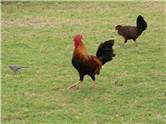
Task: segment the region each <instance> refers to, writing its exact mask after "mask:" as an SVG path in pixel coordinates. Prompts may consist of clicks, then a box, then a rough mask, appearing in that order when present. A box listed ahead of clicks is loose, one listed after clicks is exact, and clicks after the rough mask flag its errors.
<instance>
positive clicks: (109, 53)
mask: <svg viewBox="0 0 166 124" xmlns="http://www.w3.org/2000/svg"><path fill="white" fill-rule="evenodd" d="M113 45H114V40H108V41H105V42H104V43H101V44H100V45H99V47H98V50H97V52H96V56H97V57H98V58H99V59H100V61H101V62H102V65H104V64H105V63H106V62H108V61H111V60H112V57H114V56H115V54H114V53H113V48H112V46H113Z"/></svg>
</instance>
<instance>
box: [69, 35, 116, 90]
mask: <svg viewBox="0 0 166 124" xmlns="http://www.w3.org/2000/svg"><path fill="white" fill-rule="evenodd" d="M82 39H83V37H82V35H75V36H74V38H73V41H74V47H75V48H74V52H73V57H72V65H73V66H74V68H75V69H76V70H77V71H78V73H79V77H80V80H79V81H78V82H77V83H74V84H72V85H71V86H70V87H69V89H72V88H74V87H76V86H77V85H78V84H80V83H81V82H82V81H83V80H84V76H85V75H89V76H90V77H91V78H92V80H93V82H94V83H93V86H94V87H95V75H96V74H100V69H101V67H102V65H104V64H105V63H106V62H108V61H111V60H112V58H113V57H114V56H115V54H114V53H113V48H112V46H113V45H114V40H108V41H105V42H104V43H101V44H100V45H99V47H98V50H97V52H96V56H92V55H88V52H87V49H86V47H85V46H84V43H83V42H82Z"/></svg>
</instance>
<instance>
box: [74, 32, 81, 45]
mask: <svg viewBox="0 0 166 124" xmlns="http://www.w3.org/2000/svg"><path fill="white" fill-rule="evenodd" d="M82 39H83V37H82V35H80V34H77V35H75V36H74V37H73V41H74V46H75V48H77V47H78V46H79V44H80V42H81V41H82Z"/></svg>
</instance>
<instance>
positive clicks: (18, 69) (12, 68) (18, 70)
mask: <svg viewBox="0 0 166 124" xmlns="http://www.w3.org/2000/svg"><path fill="white" fill-rule="evenodd" d="M9 68H10V69H11V70H12V71H13V72H15V73H17V72H20V70H21V69H22V68H28V67H26V66H21V65H16V64H14V65H9Z"/></svg>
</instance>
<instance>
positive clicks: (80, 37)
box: [73, 34, 83, 41]
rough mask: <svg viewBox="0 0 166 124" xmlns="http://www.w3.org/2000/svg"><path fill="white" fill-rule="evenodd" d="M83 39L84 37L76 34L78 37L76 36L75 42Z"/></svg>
mask: <svg viewBox="0 0 166 124" xmlns="http://www.w3.org/2000/svg"><path fill="white" fill-rule="evenodd" d="M82 38H83V36H82V35H81V34H76V35H74V37H73V40H74V41H79V40H81V39H82Z"/></svg>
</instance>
